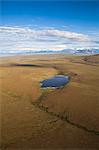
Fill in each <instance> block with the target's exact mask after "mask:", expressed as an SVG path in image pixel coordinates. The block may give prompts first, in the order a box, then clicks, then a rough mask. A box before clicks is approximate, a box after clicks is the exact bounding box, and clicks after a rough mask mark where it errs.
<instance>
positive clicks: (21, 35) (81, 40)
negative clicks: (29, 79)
mask: <svg viewBox="0 0 99 150" xmlns="http://www.w3.org/2000/svg"><path fill="white" fill-rule="evenodd" d="M0 43H1V44H0V50H41V49H49V50H62V49H67V48H77V47H80V46H82V47H90V46H91V47H92V44H93V43H92V42H91V39H90V37H89V36H88V35H85V34H81V33H76V32H69V31H63V30H58V29H54V28H52V29H47V28H45V29H31V28H21V27H0Z"/></svg>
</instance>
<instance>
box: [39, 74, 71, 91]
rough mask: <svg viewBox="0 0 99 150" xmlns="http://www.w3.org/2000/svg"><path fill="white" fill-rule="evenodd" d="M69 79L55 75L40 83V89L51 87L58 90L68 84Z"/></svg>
mask: <svg viewBox="0 0 99 150" xmlns="http://www.w3.org/2000/svg"><path fill="white" fill-rule="evenodd" d="M69 80H70V78H69V77H68V76H63V75H57V76H54V77H52V78H50V79H47V80H43V81H41V82H40V83H41V88H47V87H53V88H59V87H63V86H64V85H65V84H67V83H68V82H69Z"/></svg>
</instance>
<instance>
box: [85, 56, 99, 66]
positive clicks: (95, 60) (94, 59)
mask: <svg viewBox="0 0 99 150" xmlns="http://www.w3.org/2000/svg"><path fill="white" fill-rule="evenodd" d="M84 61H87V62H91V63H97V64H99V54H96V55H93V56H85V58H84Z"/></svg>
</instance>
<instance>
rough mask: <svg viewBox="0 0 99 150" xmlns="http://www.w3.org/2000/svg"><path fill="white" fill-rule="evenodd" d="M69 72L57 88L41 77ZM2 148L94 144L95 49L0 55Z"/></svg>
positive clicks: (98, 80) (98, 60)
mask: <svg viewBox="0 0 99 150" xmlns="http://www.w3.org/2000/svg"><path fill="white" fill-rule="evenodd" d="M56 74H63V75H69V76H70V82H69V83H68V84H67V85H66V86H65V87H64V88H61V89H54V90H51V89H44V90H43V89H41V88H40V81H42V80H44V79H48V78H50V77H52V76H54V75H56ZM0 104H1V111H0V117H1V124H0V125H1V127H0V128H1V137H0V138H1V140H0V141H1V149H2V150H3V149H6V150H21V149H22V150H25V149H26V150H31V149H99V55H95V56H69V55H58V54H57V55H54V54H53V55H30V56H29V55H28V56H13V57H5V58H0Z"/></svg>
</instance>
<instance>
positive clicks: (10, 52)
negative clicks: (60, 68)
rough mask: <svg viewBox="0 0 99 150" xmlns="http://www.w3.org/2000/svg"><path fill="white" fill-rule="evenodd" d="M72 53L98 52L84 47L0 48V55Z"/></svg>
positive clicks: (98, 50)
mask: <svg viewBox="0 0 99 150" xmlns="http://www.w3.org/2000/svg"><path fill="white" fill-rule="evenodd" d="M54 53H58V54H61V53H62V54H74V55H90V54H99V49H98V48H92V49H84V48H77V49H63V50H60V51H58V50H57V51H56V50H55V51H54V50H37V51H36V50H0V55H1V56H6V55H21V54H25V55H26V54H54Z"/></svg>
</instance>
